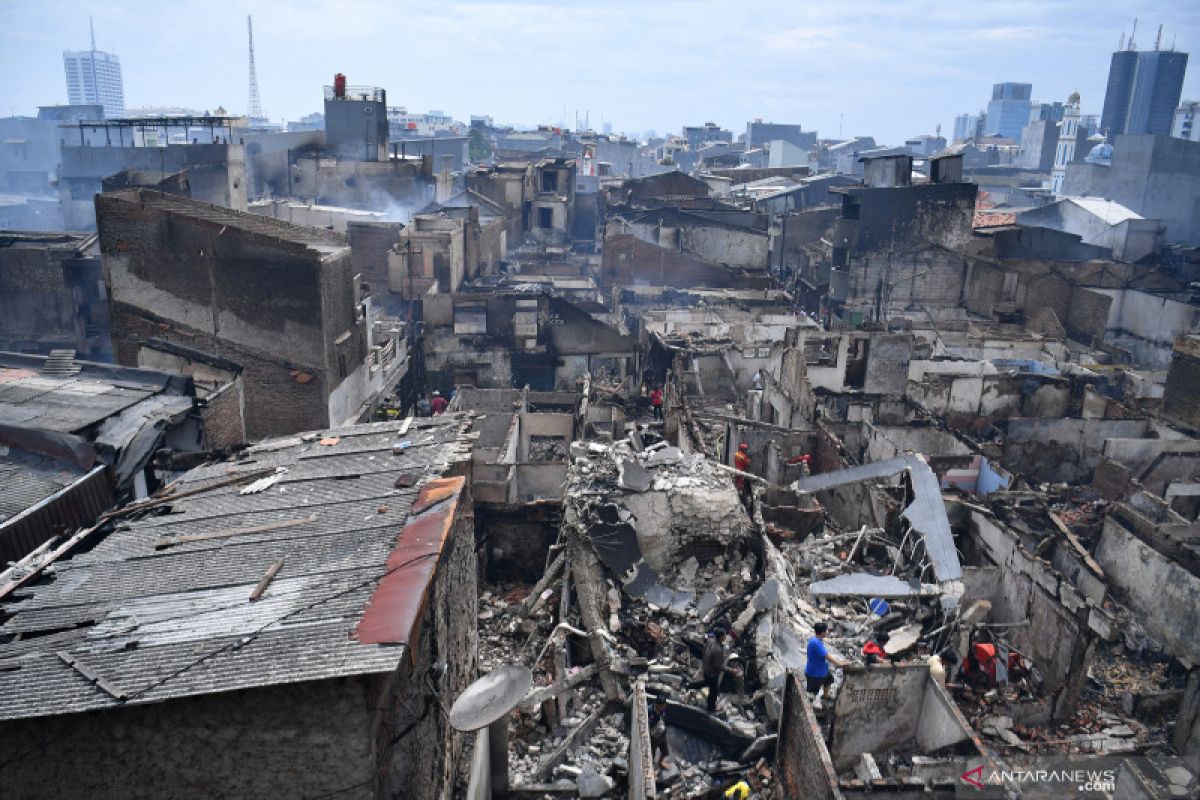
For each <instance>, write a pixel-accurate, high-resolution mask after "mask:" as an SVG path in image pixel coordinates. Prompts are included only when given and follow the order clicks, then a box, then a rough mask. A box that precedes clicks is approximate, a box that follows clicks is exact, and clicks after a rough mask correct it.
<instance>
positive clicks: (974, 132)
mask: <svg viewBox="0 0 1200 800" xmlns="http://www.w3.org/2000/svg"><path fill="white" fill-rule="evenodd" d="M985 116H986V115H985V114H984V112H982V111H980V112H979V113H978V114H959V115H958V116H957V117H955V118H954V141H956V142H962V141H966V140H968V139H978V138H979V136H980V130H979V124H980V123H981V122H982V121H983V120H984V118H985Z"/></svg>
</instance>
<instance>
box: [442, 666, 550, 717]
mask: <svg viewBox="0 0 1200 800" xmlns="http://www.w3.org/2000/svg"><path fill="white" fill-rule="evenodd" d="M532 687H533V673H532V672H530V671H529V668H528V667H516V666H507V667H500V668H499V669H495V670H492V671H491V672H489V673H488V674H487V675H484V676H483V677H482V678H480V679H478V680H477V681H475V682H474V683H472V684H471V685H470V686H468V687H467V688H466V690H465V691H464V692H463V693H462V694H460V695H459V696H458V699H457V700H455V701H454V705H453V706H451V707H450V724H451V725H453V726H454V729H455V730H458V731H462V732H463V733H470V732H471V731H477V730H480V729H481V728H486V727H487V726H488V725H491V724H492V723H493V722H495V721H497V720H499V719H502V718H503V717H504V715H505V714H507V713H508V712H510V711H512V710H513V709H514V708H516V707H517V704H518V703H520V702H521V700H522V699H523V698H524V697H525V695H527V694H529V690H530V689H531V688H532Z"/></svg>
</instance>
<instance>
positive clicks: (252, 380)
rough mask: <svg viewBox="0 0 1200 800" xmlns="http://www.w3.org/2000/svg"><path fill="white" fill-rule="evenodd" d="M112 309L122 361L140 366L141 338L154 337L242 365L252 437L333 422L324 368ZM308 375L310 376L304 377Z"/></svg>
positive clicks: (116, 306)
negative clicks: (315, 367) (304, 366)
mask: <svg viewBox="0 0 1200 800" xmlns="http://www.w3.org/2000/svg"><path fill="white" fill-rule="evenodd" d="M112 312H113V347H114V349H115V351H116V358H117V363H119V364H125V365H126V366H130V367H135V366H137V363H138V362H137V359H138V350H139V349H140V347H141V343H142V342H144V341H146V340H147V339H150V338H158V339H165V340H167V341H170V342H177V343H178V344H182V345H186V346H188V347H192V348H195V349H197V350H201V351H203V352H205V353H210V354H212V355H215V356H220V357H222V358H228V359H230V360H232V361H236V362H237V363H239V364H241V365H242V367H243V372H242V384H243V392H244V416H245V427H246V438H247V439H248V440H250V441H254V440H256V439H262V438H264V437H267V436H282V435H285V434H289V433H296V432H297V431H309V430H315V429H317V428H323V427H326V426H328V425H329V410H328V407H327V405H326V397H325V392H324V389H323V384H324V380H325V376H324V375H323V373H321V372H320V371H317V370H311V369H308V368H303V369H302V368H299V367H296V366H294V365H291V364H288V363H286V362H284V361H280V360H278V359H273V358H272V357H271V356H269V355H266V354H264V353H260V352H251V351H250V350H248V349H246V348H241V347H236V346H234V345H231V344H230V343H229V342H225V341H218V340H217V339H216V338H215V337H213V336H211V335H208V334H204V333H200V332H199V331H195V330H191V329H188V328H185V327H183V326H181V325H173V324H169V323H166V322H163V321H160V320H156V319H153V318H151V317H149V316H147V315H145V314H142V313H139V312H138V311H137V310H136V309H132V308H130V307H128V306H125V305H123V304H121V303H114V304H113V309H112ZM305 376H309V379H308V380H307V382H302V381H305V380H306V378H305Z"/></svg>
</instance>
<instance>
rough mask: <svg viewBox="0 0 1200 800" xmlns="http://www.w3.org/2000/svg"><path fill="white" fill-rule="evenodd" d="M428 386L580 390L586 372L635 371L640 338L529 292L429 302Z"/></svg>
mask: <svg viewBox="0 0 1200 800" xmlns="http://www.w3.org/2000/svg"><path fill="white" fill-rule="evenodd" d="M421 313H422V320H423V322H424V328H425V332H424V356H425V370H426V376H427V377H426V382H427V384H428V387H429V389H431V390H432V389H439V390H441V391H442V392H443V393H447V392H449V391H450V389H451V388H452V387H454V386H475V387H478V388H481V389H508V388H513V387H523V386H529V387H530V388H532V389H537V390H541V391H550V390H554V389H557V388H567V389H574V388H575V386H576V384H577V383H578V382H581V381H582V380H583V378H584V376H585V375H588V374H593V375H594V374H597V373H599V372H606V373H608V374H611V375H616V376H619V377H623V376H625V375H629V374H631V373H633V372H634V371H635V367H634V364H633V359H634V358H635V350H636V347H635V342H634V340H633V339H632V338H631V337H629V336H627V335H624V334H622V333H621V332H620V331H618V330H616V329H614V328H613V327H612V326H610V325H607V324H605V323H603V322H599V321H597V320H595V319H593V318H592V317H591V316H590V315H588V314H587V313H586V312H584V311H582V310H580V309H579V308H577V307H576V306H574V305H573V304H571V303H569V302H567V301H565V300H561V299H559V298H556V297H549V296H546V295H528V294H523V293H503V294H485V293H479V294H474V293H460V294H445V295H440V294H433V295H429V296H427V297H425V298H424V299H423V300H422V312H421Z"/></svg>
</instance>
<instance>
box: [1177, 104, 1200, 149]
mask: <svg viewBox="0 0 1200 800" xmlns="http://www.w3.org/2000/svg"><path fill="white" fill-rule="evenodd" d="M1171 135H1172V136H1174V137H1175V138H1176V139H1188V140H1190V141H1193V142H1200V103H1197V102H1196V101H1195V100H1185V101H1184V102H1183V103H1182V104H1180V106H1179V108H1177V109H1175V121H1174V122H1173V123H1171Z"/></svg>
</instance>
